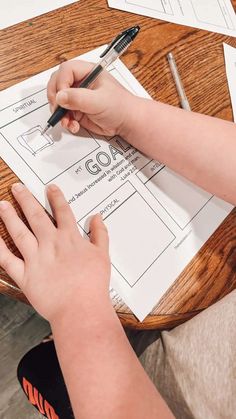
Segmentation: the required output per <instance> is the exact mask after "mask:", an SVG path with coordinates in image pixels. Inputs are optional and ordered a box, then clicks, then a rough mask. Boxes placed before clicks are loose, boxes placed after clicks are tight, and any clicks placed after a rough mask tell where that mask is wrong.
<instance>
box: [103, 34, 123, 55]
mask: <svg viewBox="0 0 236 419" xmlns="http://www.w3.org/2000/svg"><path fill="white" fill-rule="evenodd" d="M126 34H127V29H126V30H125V31H123V32H121V33H119V35H117V36H116V37H115V38H113V39H112V41H111V43H110V44H109V45H108V47H107V48H106V49H105V51H104V52H103V53H102V54H101V55H100V58H103V57H104V56H105V55H106V54H107V53H108V52H109V51H110V50H111V48H112V47H114V45H116V44H118V42H119V41H120V40H121V39H122V38H124V37H125V35H126Z"/></svg>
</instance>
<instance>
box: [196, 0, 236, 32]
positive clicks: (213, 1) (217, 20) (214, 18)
mask: <svg viewBox="0 0 236 419" xmlns="http://www.w3.org/2000/svg"><path fill="white" fill-rule="evenodd" d="M191 3H192V6H193V9H194V13H195V16H196V18H197V19H198V20H199V21H200V22H204V23H209V24H211V25H215V26H219V27H223V28H229V29H234V24H233V22H232V20H231V18H230V14H229V13H228V10H227V8H226V5H225V2H224V0H205V1H199V0H191ZM212 10H214V11H215V13H214V15H213V14H212Z"/></svg>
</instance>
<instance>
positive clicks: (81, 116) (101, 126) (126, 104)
mask: <svg viewBox="0 0 236 419" xmlns="http://www.w3.org/2000/svg"><path fill="white" fill-rule="evenodd" d="M93 67H94V64H91V63H88V62H84V61H68V62H65V63H63V64H61V65H60V67H59V70H58V71H56V72H55V73H53V74H52V76H51V79H50V81H49V83H48V87H47V95H48V100H49V102H50V105H51V110H52V111H53V110H55V108H56V107H57V106H58V105H60V106H62V107H64V108H66V109H69V110H70V111H69V112H68V113H67V114H66V115H65V116H64V118H63V119H62V121H61V124H62V126H63V127H64V128H67V129H69V130H70V131H71V132H72V133H76V132H78V131H79V128H80V125H81V126H82V127H84V128H86V129H88V130H90V131H92V132H94V133H96V134H100V135H107V136H112V135H119V134H120V132H122V130H123V126H124V125H125V124H126V120H127V119H128V117H129V114H130V111H131V109H132V102H133V100H134V99H135V96H134V95H132V94H131V93H130V92H129V91H128V90H126V89H125V88H124V87H123V86H122V85H121V84H120V83H119V82H118V81H117V80H116V79H115V78H114V77H112V76H111V75H110V74H109V73H108V72H107V71H103V72H102V73H101V74H100V75H99V76H98V78H97V80H95V82H94V83H93V84H92V86H91V88H89V89H83V88H81V89H80V88H76V87H71V86H73V85H76V84H79V82H80V81H81V80H83V79H84V78H85V77H86V75H87V74H88V73H89V72H90V71H91V69H92V68H93Z"/></svg>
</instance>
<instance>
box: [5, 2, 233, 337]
mask: <svg viewBox="0 0 236 419" xmlns="http://www.w3.org/2000/svg"><path fill="white" fill-rule="evenodd" d="M233 4H234V7H236V0H234V1H233ZM135 24H139V25H140V26H141V28H142V32H141V33H140V35H139V37H138V40H137V41H136V42H135V43H134V44H133V46H131V47H130V48H129V50H128V52H127V53H126V54H125V55H124V56H123V58H122V60H123V61H124V63H125V64H126V65H127V66H128V68H129V69H130V70H131V71H132V73H133V74H134V76H135V77H136V78H137V79H138V80H139V81H140V83H141V84H142V85H143V86H144V87H145V89H146V90H147V91H148V92H149V94H150V95H151V96H152V97H153V98H154V99H158V100H160V101H163V102H166V103H169V104H172V105H175V106H179V101H178V97H177V93H176V89H175V86H174V83H173V80H172V76H171V74H170V70H169V66H168V64H167V61H166V54H167V53H168V52H169V51H172V52H173V53H174V55H175V58H176V61H177V64H178V66H179V70H180V73H181V76H182V79H183V83H184V86H185V88H186V93H187V96H188V98H189V101H190V104H191V107H192V109H193V110H194V111H196V112H202V113H204V114H208V115H213V116H217V117H219V118H222V119H227V120H232V110H231V104H230V98H229V92H228V88H227V81H226V76H225V67H224V58H223V49H222V42H227V43H228V44H230V45H232V46H234V47H236V39H234V38H230V37H227V36H223V35H219V34H214V33H210V32H206V31H202V30H198V29H194V28H189V27H186V26H179V25H174V24H171V23H167V22H163V21H158V20H155V19H150V18H147V17H143V16H138V15H134V14H131V13H126V12H121V11H118V10H114V9H109V8H108V6H107V1H106V0H80V2H79V3H78V4H77V3H75V4H72V5H70V6H67V7H64V8H62V9H60V10H56V11H53V12H51V13H48V14H46V15H43V16H39V17H37V18H34V19H32V20H30V21H27V22H24V23H21V24H18V25H15V26H13V27H10V28H7V29H4V30H2V31H0V89H6V88H7V87H9V86H11V85H13V84H15V83H18V82H20V81H22V80H24V79H26V78H28V77H31V76H33V75H35V74H37V73H39V72H41V71H44V70H46V69H48V68H50V67H53V66H55V65H57V64H59V63H61V62H63V61H65V60H69V59H72V58H74V57H76V56H78V55H80V54H82V53H85V52H86V51H89V50H91V49H94V48H95V47H97V46H99V45H102V44H105V43H107V42H109V41H110V40H111V38H112V37H113V36H114V34H116V33H118V32H119V31H121V30H123V29H124V28H126V27H129V26H132V25H135ZM219 164H220V162H219ZM15 181H17V177H16V175H15V174H14V173H13V172H12V171H11V170H10V169H9V168H8V166H7V165H6V164H5V163H4V162H3V161H2V160H0V199H1V200H2V199H8V200H10V201H11V202H12V203H13V204H14V205H15V206H16V203H15V202H14V201H13V198H12V195H11V192H10V187H11V185H12V184H13V183H14V182H15ZM235 232H236V212H235V210H234V211H233V212H232V213H231V214H230V215H229V216H228V217H227V219H226V220H225V222H224V223H223V224H222V225H221V226H220V228H218V230H217V231H216V232H215V234H214V235H213V236H212V237H211V238H210V239H209V240H208V242H207V243H206V244H205V246H204V247H203V248H202V249H201V251H200V252H199V253H198V254H197V256H196V257H195V258H194V259H193V260H192V262H191V263H190V264H189V265H188V267H187V268H186V269H185V270H184V272H183V273H182V274H181V275H180V276H179V278H178V279H177V280H176V282H175V283H174V284H173V286H172V287H171V289H170V290H169V291H168V292H167V293H166V294H165V296H164V297H163V298H162V300H161V301H160V302H159V303H158V305H157V306H156V308H155V309H154V310H153V312H152V313H151V314H150V315H149V316H148V317H147V318H146V320H145V321H144V322H143V323H139V322H138V321H137V319H136V318H135V316H134V315H132V313H131V312H130V310H129V309H128V308H127V307H126V306H125V305H124V304H121V303H119V302H117V303H116V304H114V305H115V308H116V311H117V313H118V315H119V317H120V319H121V321H122V323H123V324H124V325H125V326H129V327H135V328H142V329H148V328H150V329H151V328H160V329H163V328H170V327H173V326H175V325H178V324H180V323H181V322H184V321H185V320H188V319H189V318H191V317H193V316H194V315H195V314H197V313H199V312H200V311H202V310H203V309H205V308H206V307H208V306H209V305H211V304H213V303H214V302H216V301H217V300H219V299H220V298H222V297H223V296H225V295H226V294H227V293H229V292H230V291H232V290H233V289H235V288H236V271H235V268H236V234H235ZM0 234H1V236H2V237H3V238H4V239H5V240H6V242H7V244H8V245H9V247H10V248H11V249H12V250H14V251H15V252H16V249H15V247H14V245H13V243H12V241H11V239H10V237H9V236H8V234H7V232H6V230H5V228H4V225H3V224H2V222H0ZM0 292H1V293H4V294H8V295H10V296H12V297H14V298H17V299H19V300H22V301H26V299H25V297H24V295H23V294H22V293H21V291H20V290H18V289H17V287H16V285H15V284H14V283H13V281H12V280H11V279H10V278H9V277H8V276H7V274H6V273H5V272H4V271H3V270H1V269H0Z"/></svg>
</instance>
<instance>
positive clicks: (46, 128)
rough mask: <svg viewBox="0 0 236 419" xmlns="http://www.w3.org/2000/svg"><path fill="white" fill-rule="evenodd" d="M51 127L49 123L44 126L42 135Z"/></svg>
mask: <svg viewBox="0 0 236 419" xmlns="http://www.w3.org/2000/svg"><path fill="white" fill-rule="evenodd" d="M49 128H50V125H49V124H47V125H46V126H45V127H44V128H43V130H42V132H41V135H43V134H45V132H47V130H48V129H49Z"/></svg>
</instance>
